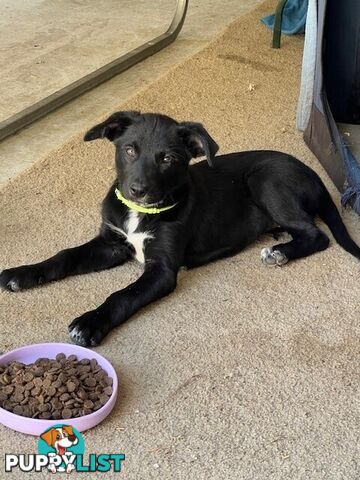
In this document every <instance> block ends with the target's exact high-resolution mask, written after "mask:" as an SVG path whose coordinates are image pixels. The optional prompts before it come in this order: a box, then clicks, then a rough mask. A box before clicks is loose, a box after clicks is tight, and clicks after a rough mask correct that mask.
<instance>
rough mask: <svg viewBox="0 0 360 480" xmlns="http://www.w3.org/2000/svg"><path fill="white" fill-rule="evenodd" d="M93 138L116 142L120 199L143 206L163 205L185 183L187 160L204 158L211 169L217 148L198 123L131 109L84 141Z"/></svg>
mask: <svg viewBox="0 0 360 480" xmlns="http://www.w3.org/2000/svg"><path fill="white" fill-rule="evenodd" d="M97 138H107V139H108V140H110V141H112V142H114V144H115V147H116V155H115V161H116V168H117V174H118V185H119V189H120V190H121V193H122V195H123V196H124V197H126V198H128V199H129V200H132V201H135V202H137V203H139V204H142V205H147V206H150V205H159V204H161V203H163V202H166V199H168V198H171V197H172V196H173V195H174V193H175V192H176V190H178V189H179V188H181V187H182V186H183V185H184V183H185V182H186V180H187V172H188V165H189V161H190V160H191V158H195V157H199V156H202V155H205V156H206V158H207V161H208V163H209V165H210V166H212V165H213V160H214V156H215V153H216V152H217V150H218V148H219V147H218V145H217V144H216V142H215V141H214V140H213V139H212V138H211V137H210V135H209V134H208V132H207V131H206V130H205V128H204V127H203V126H202V125H201V124H200V123H192V122H182V123H178V122H176V121H175V120H173V119H171V118H169V117H167V116H165V115H159V114H153V113H145V114H141V113H139V112H135V111H129V112H116V113H114V114H113V115H111V117H109V118H108V119H107V120H105V121H104V122H102V123H100V124H98V125H95V126H94V127H93V128H91V129H90V130H89V131H88V132H87V133H86V135H85V137H84V140H85V141H90V140H95V139H97Z"/></svg>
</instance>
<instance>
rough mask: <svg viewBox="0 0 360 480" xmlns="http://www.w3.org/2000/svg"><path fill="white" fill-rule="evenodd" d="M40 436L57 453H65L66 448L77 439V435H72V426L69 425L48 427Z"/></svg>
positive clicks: (74, 443) (76, 441) (75, 442)
mask: <svg viewBox="0 0 360 480" xmlns="http://www.w3.org/2000/svg"><path fill="white" fill-rule="evenodd" d="M40 438H42V439H43V440H44V441H45V442H46V443H47V444H48V445H49V446H51V447H53V448H54V450H55V451H56V453H57V454H58V455H65V453H66V450H67V449H68V448H70V447H72V446H73V445H76V444H77V443H78V441H79V439H78V438H77V436H76V435H74V432H73V428H72V427H71V426H69V425H63V426H61V427H54V428H50V430H47V431H46V432H44V433H43V434H42V435H41V436H40Z"/></svg>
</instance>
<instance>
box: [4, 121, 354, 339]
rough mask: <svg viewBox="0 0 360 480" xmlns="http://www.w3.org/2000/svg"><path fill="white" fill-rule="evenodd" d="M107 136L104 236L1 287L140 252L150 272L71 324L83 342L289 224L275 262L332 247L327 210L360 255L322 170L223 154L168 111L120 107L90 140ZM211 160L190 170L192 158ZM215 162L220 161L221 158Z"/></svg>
mask: <svg viewBox="0 0 360 480" xmlns="http://www.w3.org/2000/svg"><path fill="white" fill-rule="evenodd" d="M97 138H107V139H109V140H111V141H113V142H114V144H115V147H116V168H117V180H116V182H115V183H114V184H113V186H112V187H111V188H110V190H109V193H108V194H107V196H106V198H105V200H104V203H103V221H102V225H101V229H100V233H99V235H98V236H97V237H96V238H94V239H93V240H91V241H89V242H88V243H85V244H84V245H82V246H79V247H75V248H71V249H68V250H64V251H61V252H59V253H58V254H57V255H55V256H54V257H52V258H50V259H48V260H45V261H44V262H41V263H38V264H35V265H28V266H21V267H18V268H12V269H9V270H4V271H3V272H2V273H1V275H0V284H1V286H2V287H4V288H6V289H8V290H12V291H18V290H21V289H25V288H30V287H34V286H36V285H39V284H42V283H46V282H51V281H53V280H59V279H61V278H64V277H67V276H69V275H78V274H83V273H88V272H93V271H97V270H102V269H105V268H111V267H115V266H118V265H121V264H122V263H124V262H126V261H127V260H130V259H131V258H136V259H137V260H139V261H140V262H142V263H144V273H143V274H142V275H141V276H140V278H139V279H138V280H137V281H136V282H134V283H133V284H131V285H129V286H128V287H126V288H124V289H123V290H120V291H118V292H115V293H113V294H111V295H110V296H109V297H108V298H107V300H106V301H105V302H104V303H103V304H102V305H100V306H99V307H98V308H96V309H95V310H93V311H90V312H87V313H85V314H84V315H82V316H81V317H79V318H77V319H75V320H74V321H73V322H72V323H71V325H70V326H69V331H70V336H71V338H72V339H73V340H74V341H75V342H76V343H79V344H80V345H97V344H99V343H100V342H101V340H102V339H103V338H104V337H105V335H106V334H107V333H109V332H110V330H111V329H113V328H114V327H116V326H117V325H120V324H121V323H123V322H124V321H125V320H127V319H128V318H129V317H130V316H131V315H133V314H134V313H135V312H136V311H138V310H139V309H140V308H142V307H144V306H145V305H147V304H149V303H150V302H152V301H154V300H156V299H159V298H161V297H163V296H165V295H168V294H169V293H170V292H172V291H173V290H174V289H175V286H176V278H177V274H178V271H179V268H180V267H181V266H186V267H189V268H191V267H196V266H198V265H202V264H204V263H207V262H210V261H212V260H216V259H218V258H222V257H226V256H230V255H234V254H235V253H238V252H239V251H240V250H242V249H243V248H244V247H246V245H248V244H249V243H251V242H253V241H254V240H255V239H256V238H258V237H259V235H261V234H262V233H265V232H268V231H271V230H272V229H274V228H279V227H280V228H281V229H282V230H284V231H287V232H289V233H290V234H291V236H292V240H291V241H290V242H288V243H283V244H279V245H275V246H273V247H270V248H263V249H262V251H261V259H262V261H263V263H264V264H266V265H283V264H285V263H286V262H288V261H289V260H294V259H296V258H300V257H305V256H307V255H311V254H312V253H315V252H317V251H320V250H324V249H325V248H327V246H328V245H329V239H328V237H327V236H326V235H325V233H324V232H322V231H321V230H319V229H318V228H317V226H316V225H315V223H314V218H315V216H316V215H318V216H319V217H320V218H322V219H323V220H324V222H325V223H326V224H327V225H328V226H329V228H330V230H331V232H332V233H333V235H334V237H335V239H336V240H337V242H338V243H339V244H340V245H341V246H342V247H343V248H344V249H345V250H347V251H348V252H350V253H351V254H352V255H354V256H355V257H357V258H360V249H359V247H358V246H357V245H356V244H355V243H354V242H353V240H352V239H351V238H350V236H349V234H348V232H347V230H346V228H345V226H344V224H343V222H342V220H341V217H340V215H339V212H338V210H337V208H336V206H335V205H334V203H333V201H332V199H331V197H330V195H329V193H328V192H327V190H326V188H325V186H324V185H323V183H322V181H321V180H320V178H319V177H318V176H317V175H316V173H315V172H314V171H312V170H311V169H310V168H308V167H306V166H305V165H304V164H302V163H301V162H299V161H298V160H296V159H295V158H294V157H291V156H290V155H287V154H284V153H280V152H272V151H251V152H241V153H232V154H229V155H222V156H218V157H216V159H215V158H214V156H215V153H216V152H217V150H218V146H217V144H216V143H215V142H214V140H213V139H212V138H211V137H210V135H209V134H208V133H207V132H206V130H205V129H204V127H203V126H202V125H201V124H198V123H190V122H183V123H178V122H176V121H175V120H173V119H171V118H169V117H166V116H164V115H157V114H143V115H142V114H140V113H139V112H133V111H130V112H117V113H114V114H113V115H112V116H111V117H110V118H108V119H107V120H106V121H105V122H103V123H101V124H99V125H96V126H95V127H93V128H92V129H91V130H90V131H89V132H88V133H87V134H86V135H85V141H90V140H95V139H97ZM200 155H205V156H206V158H207V162H208V163H206V162H200V163H197V164H195V165H193V166H192V167H190V168H189V162H190V160H191V158H194V157H198V156H200ZM215 160H216V162H215Z"/></svg>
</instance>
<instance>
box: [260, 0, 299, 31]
mask: <svg viewBox="0 0 360 480" xmlns="http://www.w3.org/2000/svg"><path fill="white" fill-rule="evenodd" d="M307 8H308V0H288V1H287V2H286V4H285V7H284V10H283V16H282V24H281V31H282V33H285V34H286V35H294V34H295V33H304V32H305V23H306V13H307ZM274 19H275V15H269V16H268V17H264V18H262V19H261V21H262V23H263V24H264V25H266V26H267V27H269V28H271V29H273V28H274Z"/></svg>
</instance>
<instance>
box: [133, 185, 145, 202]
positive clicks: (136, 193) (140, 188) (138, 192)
mask: <svg viewBox="0 0 360 480" xmlns="http://www.w3.org/2000/svg"><path fill="white" fill-rule="evenodd" d="M129 190H130V193H131V195H132V196H133V197H135V198H141V197H143V196H144V195H145V193H146V187H145V185H141V184H140V183H132V184H131V185H130V187H129Z"/></svg>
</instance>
